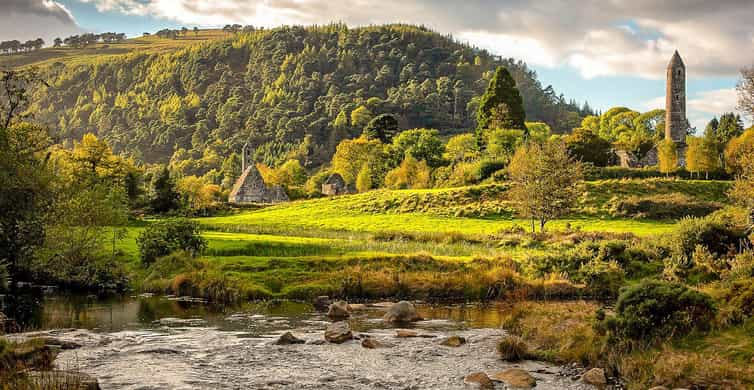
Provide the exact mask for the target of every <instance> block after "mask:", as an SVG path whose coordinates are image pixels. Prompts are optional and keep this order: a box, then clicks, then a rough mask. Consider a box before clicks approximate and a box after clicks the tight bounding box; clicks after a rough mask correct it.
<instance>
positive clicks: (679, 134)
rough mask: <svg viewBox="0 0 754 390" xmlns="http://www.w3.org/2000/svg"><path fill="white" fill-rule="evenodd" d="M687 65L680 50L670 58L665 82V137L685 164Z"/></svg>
mask: <svg viewBox="0 0 754 390" xmlns="http://www.w3.org/2000/svg"><path fill="white" fill-rule="evenodd" d="M688 123H689V122H688V120H686V65H684V64H683V60H682V59H681V56H680V55H679V54H678V50H676V51H675V53H674V54H673V58H671V59H670V63H669V64H668V70H667V79H666V84H665V139H667V140H672V141H673V142H675V143H676V145H677V148H678V161H679V163H680V164H681V166H683V165H685V154H686V153H685V152H686V130H687V129H688V128H689V124H688Z"/></svg>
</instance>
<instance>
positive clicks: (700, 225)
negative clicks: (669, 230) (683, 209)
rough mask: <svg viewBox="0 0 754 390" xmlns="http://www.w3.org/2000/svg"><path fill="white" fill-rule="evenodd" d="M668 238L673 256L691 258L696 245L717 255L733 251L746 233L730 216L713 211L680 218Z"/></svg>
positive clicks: (744, 237)
mask: <svg viewBox="0 0 754 390" xmlns="http://www.w3.org/2000/svg"><path fill="white" fill-rule="evenodd" d="M668 238H669V242H668V246H669V247H670V248H671V253H672V255H673V256H678V257H686V258H691V257H692V256H693V253H694V250H696V247H697V245H702V246H704V247H705V248H707V250H708V251H709V252H710V253H711V254H712V255H714V256H718V257H719V256H725V255H728V254H729V253H735V252H736V250H737V248H738V246H739V245H740V244H741V240H744V239H746V233H745V227H742V226H739V225H738V224H737V223H736V221H735V220H734V219H733V218H731V216H729V215H727V214H725V213H715V214H712V215H709V216H707V217H704V218H684V219H682V220H681V222H680V223H679V224H678V228H677V229H676V231H675V233H674V234H671V235H669V237H668Z"/></svg>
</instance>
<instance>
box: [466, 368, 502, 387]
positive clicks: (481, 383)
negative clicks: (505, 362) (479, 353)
mask: <svg viewBox="0 0 754 390" xmlns="http://www.w3.org/2000/svg"><path fill="white" fill-rule="evenodd" d="M463 383H465V384H467V385H471V386H474V387H476V388H477V389H484V390H489V389H494V388H495V384H494V383H492V380H490V377H488V376H487V374H485V373H483V372H474V373H471V374H469V375H466V377H464V378H463Z"/></svg>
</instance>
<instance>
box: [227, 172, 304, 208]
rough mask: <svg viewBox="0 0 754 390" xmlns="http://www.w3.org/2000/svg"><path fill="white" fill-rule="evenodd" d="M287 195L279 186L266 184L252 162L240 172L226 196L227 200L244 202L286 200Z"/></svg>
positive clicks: (238, 202)
mask: <svg viewBox="0 0 754 390" xmlns="http://www.w3.org/2000/svg"><path fill="white" fill-rule="evenodd" d="M288 200H289V199H288V195H286V193H285V191H284V190H283V188H282V187H280V186H271V187H270V186H268V185H267V183H265V182H264V179H263V178H262V175H261V174H260V173H259V170H258V169H257V167H256V166H254V164H251V165H250V166H249V167H248V168H246V170H245V171H244V172H243V173H242V174H241V176H240V177H239V178H238V180H237V181H236V183H235V184H234V185H233V189H232V190H231V192H230V195H229V196H228V202H230V203H236V204H245V203H280V202H287V201H288Z"/></svg>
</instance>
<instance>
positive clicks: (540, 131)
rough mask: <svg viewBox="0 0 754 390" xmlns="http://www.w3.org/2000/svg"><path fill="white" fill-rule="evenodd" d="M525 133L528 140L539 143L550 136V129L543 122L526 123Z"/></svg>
mask: <svg viewBox="0 0 754 390" xmlns="http://www.w3.org/2000/svg"><path fill="white" fill-rule="evenodd" d="M526 131H527V133H528V134H529V138H531V139H533V140H536V141H540V142H542V141H545V140H547V139H548V138H550V135H551V134H552V129H550V126H548V125H547V123H544V122H526Z"/></svg>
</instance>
